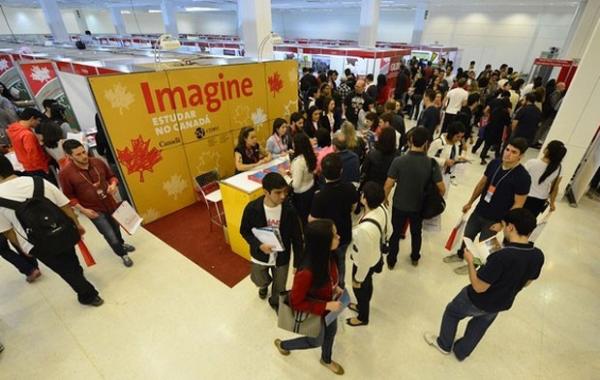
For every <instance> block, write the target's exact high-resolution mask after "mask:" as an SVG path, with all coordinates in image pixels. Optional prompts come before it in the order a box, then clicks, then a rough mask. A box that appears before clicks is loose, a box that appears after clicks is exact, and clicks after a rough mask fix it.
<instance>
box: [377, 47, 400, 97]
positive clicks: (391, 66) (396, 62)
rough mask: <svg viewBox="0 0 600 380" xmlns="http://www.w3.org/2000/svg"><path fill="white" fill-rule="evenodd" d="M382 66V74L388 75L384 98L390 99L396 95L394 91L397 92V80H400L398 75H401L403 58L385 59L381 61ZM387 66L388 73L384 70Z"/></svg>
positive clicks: (398, 56)
mask: <svg viewBox="0 0 600 380" xmlns="http://www.w3.org/2000/svg"><path fill="white" fill-rule="evenodd" d="M388 59H389V61H388ZM388 62H389V63H388ZM381 65H382V67H381V72H380V73H381V74H385V75H386V83H385V87H384V92H385V94H386V95H385V97H382V98H383V99H389V98H390V97H391V96H393V95H394V91H395V90H396V80H397V79H398V75H399V74H400V66H402V56H401V55H397V56H395V57H391V58H384V59H382V60H381ZM385 66H387V71H386V70H384V69H383V68H384V67H385Z"/></svg>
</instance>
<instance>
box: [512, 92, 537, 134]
mask: <svg viewBox="0 0 600 380" xmlns="http://www.w3.org/2000/svg"><path fill="white" fill-rule="evenodd" d="M535 100H536V95H535V94H534V93H533V92H530V93H528V94H527V95H525V105H523V107H521V108H519V110H518V111H517V113H516V114H515V116H514V118H513V121H512V137H522V138H524V139H525V140H527V144H528V145H529V146H533V144H534V143H535V135H536V133H537V130H538V127H539V125H540V122H541V121H542V111H540V110H539V108H537V107H536V105H535Z"/></svg>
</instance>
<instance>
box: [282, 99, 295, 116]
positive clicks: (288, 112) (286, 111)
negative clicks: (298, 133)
mask: <svg viewBox="0 0 600 380" xmlns="http://www.w3.org/2000/svg"><path fill="white" fill-rule="evenodd" d="M297 107H298V103H296V102H295V101H294V100H290V101H288V102H287V104H286V105H285V106H284V108H283V116H286V117H290V116H292V114H293V113H294V112H296V108H297Z"/></svg>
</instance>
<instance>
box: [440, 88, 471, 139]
mask: <svg viewBox="0 0 600 380" xmlns="http://www.w3.org/2000/svg"><path fill="white" fill-rule="evenodd" d="M466 85H467V80H466V79H465V78H461V79H460V80H459V81H458V85H457V87H456V88H453V89H452V90H450V91H448V94H447V95H446V113H445V114H444V123H443V125H442V133H444V132H446V129H448V126H449V125H450V124H451V123H452V122H453V121H454V120H456V114H457V113H458V111H460V109H461V108H462V107H463V106H466V105H467V99H468V98H469V92H468V91H467V90H465V87H466Z"/></svg>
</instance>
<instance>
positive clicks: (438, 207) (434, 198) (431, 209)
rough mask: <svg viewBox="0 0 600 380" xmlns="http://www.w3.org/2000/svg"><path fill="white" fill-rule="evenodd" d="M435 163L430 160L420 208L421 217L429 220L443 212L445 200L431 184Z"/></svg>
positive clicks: (434, 185)
mask: <svg viewBox="0 0 600 380" xmlns="http://www.w3.org/2000/svg"><path fill="white" fill-rule="evenodd" d="M436 165H437V162H435V160H434V159H433V158H432V159H431V170H430V177H429V179H428V180H427V182H426V183H425V189H424V191H423V207H422V208H421V217H422V218H423V219H431V218H433V217H436V216H438V215H440V214H441V213H443V212H444V210H445V209H446V200H445V199H444V197H443V196H442V195H441V194H440V192H439V191H438V188H437V185H436V184H435V182H433V171H434V170H435V166H436Z"/></svg>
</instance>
